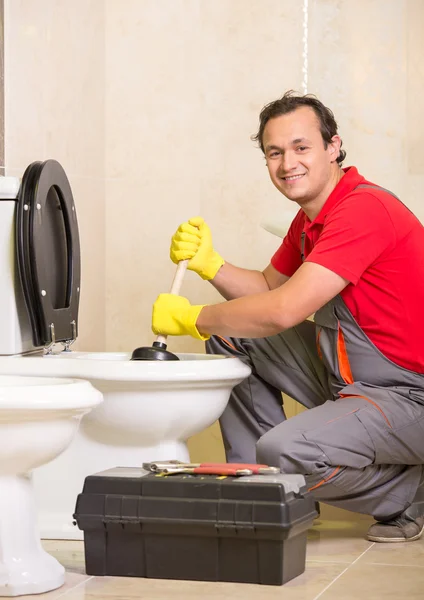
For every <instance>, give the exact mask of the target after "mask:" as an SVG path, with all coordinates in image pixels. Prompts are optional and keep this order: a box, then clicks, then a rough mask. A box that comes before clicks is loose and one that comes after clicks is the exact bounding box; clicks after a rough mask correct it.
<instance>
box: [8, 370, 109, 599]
mask: <svg viewBox="0 0 424 600" xmlns="http://www.w3.org/2000/svg"><path fill="white" fill-rule="evenodd" d="M101 401H102V395H101V394H100V392H98V391H97V390H96V389H94V388H93V386H92V385H91V384H90V383H89V382H87V381H78V380H72V379H54V378H45V377H20V376H0V596H18V595H23V594H39V593H42V592H46V591H49V590H53V589H55V588H58V587H60V586H61V585H62V584H63V582H64V568H63V567H62V566H61V565H60V564H59V563H58V562H57V560H56V559H55V558H53V557H52V556H50V555H49V554H47V553H46V552H45V551H44V550H43V549H42V547H41V544H40V538H39V535H38V528H37V514H36V513H37V510H36V503H35V499H34V491H33V483H32V471H33V469H37V468H38V467H41V465H44V464H46V463H48V462H50V461H52V460H53V459H54V458H56V457H57V456H58V455H59V454H61V453H62V452H63V451H64V450H65V449H66V448H67V447H68V446H69V444H70V443H71V441H72V439H73V437H74V436H75V433H76V431H77V429H78V425H79V423H80V420H81V417H82V416H83V415H84V414H86V413H87V412H89V411H90V410H91V409H92V408H93V407H94V406H97V405H99V404H100V403H101ZM50 485H51V486H52V487H54V486H56V485H59V486H60V485H61V480H60V479H58V480H56V481H53V480H52V481H51V482H50ZM46 493H48V491H47V490H46Z"/></svg>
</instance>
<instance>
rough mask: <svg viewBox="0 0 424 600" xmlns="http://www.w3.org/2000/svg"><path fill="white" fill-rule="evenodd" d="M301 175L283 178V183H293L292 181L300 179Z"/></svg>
mask: <svg viewBox="0 0 424 600" xmlns="http://www.w3.org/2000/svg"><path fill="white" fill-rule="evenodd" d="M301 177H303V175H292V176H291V177H283V179H284V180H285V181H293V179H300V178H301Z"/></svg>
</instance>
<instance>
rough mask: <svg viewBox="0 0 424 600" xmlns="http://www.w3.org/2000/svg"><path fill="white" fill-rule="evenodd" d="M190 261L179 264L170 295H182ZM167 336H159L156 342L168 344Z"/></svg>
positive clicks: (182, 261)
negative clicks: (182, 287)
mask: <svg viewBox="0 0 424 600" xmlns="http://www.w3.org/2000/svg"><path fill="white" fill-rule="evenodd" d="M187 265H188V260H181V261H180V262H179V263H178V266H177V270H176V271H175V275H174V280H173V282H172V285H171V289H170V290H169V293H170V294H175V295H176V296H178V294H179V293H180V289H181V286H182V283H183V279H184V275H185V272H186V271H187ZM166 338H167V336H166V335H158V336H157V338H156V341H157V342H159V343H161V344H166Z"/></svg>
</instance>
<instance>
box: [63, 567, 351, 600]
mask: <svg viewBox="0 0 424 600" xmlns="http://www.w3.org/2000/svg"><path fill="white" fill-rule="evenodd" d="M344 568H345V566H344V565H342V564H331V563H326V564H323V563H316V562H311V563H308V564H307V567H306V571H305V573H303V574H302V575H300V576H299V577H296V579H293V580H292V581H290V582H288V583H286V584H285V585H284V586H262V585H251V584H242V583H220V582H218V583H216V582H214V583H210V582H201V581H170V580H165V579H162V580H159V579H141V578H128V577H127V578H124V577H123V578H117V577H105V578H98V577H95V578H93V579H91V580H89V581H87V582H86V583H85V584H83V585H81V586H79V587H78V588H77V589H75V590H73V591H71V592H69V593H68V594H66V597H65V598H66V600H100V598H101V599H102V600H117V599H118V598H119V600H133V599H134V598H142V599H143V600H170V599H171V598H172V600H198V599H199V598H202V600H226V599H227V598H228V599H230V598H231V600H249V599H252V598H255V599H256V598H257V599H259V598H260V599H261V600H262V599H264V600H277V599H278V600H281V598H284V600H313V599H314V598H315V597H316V596H317V594H319V593H320V592H321V591H322V590H324V589H325V588H326V587H327V586H328V585H329V584H330V583H331V582H332V581H333V580H334V579H335V578H336V577H337V576H338V575H340V573H341V572H342V571H343V570H344ZM64 600H65V599H64Z"/></svg>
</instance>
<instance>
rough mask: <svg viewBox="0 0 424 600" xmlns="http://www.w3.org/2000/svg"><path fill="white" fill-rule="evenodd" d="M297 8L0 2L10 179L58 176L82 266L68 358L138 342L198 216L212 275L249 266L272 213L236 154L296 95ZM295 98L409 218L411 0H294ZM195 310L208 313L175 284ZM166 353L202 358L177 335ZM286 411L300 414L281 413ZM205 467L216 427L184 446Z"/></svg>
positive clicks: (413, 171)
mask: <svg viewBox="0 0 424 600" xmlns="http://www.w3.org/2000/svg"><path fill="white" fill-rule="evenodd" d="M303 5H304V3H303V2H301V1H300V0H298V1H295V0H265V1H264V0H214V1H209V0H120V1H118V0H73V2H69V1H68V0H39V1H38V2H34V1H33V0H5V25H6V26H5V36H6V38H5V64H6V72H5V118H6V131H5V133H6V136H5V145H6V165H7V167H8V172H9V173H12V174H15V173H17V174H21V172H22V169H23V168H24V167H25V166H26V165H27V164H28V163H29V162H31V161H33V160H40V159H44V158H48V157H54V158H56V159H57V160H59V161H60V162H62V164H63V166H64V167H65V169H66V171H67V173H68V175H69V177H70V180H71V184H72V186H73V189H74V193H75V199H76V203H77V208H78V214H79V221H80V228H81V238H82V252H83V288H82V291H83V294H82V305H81V323H80V339H79V342H78V344H79V347H80V348H81V349H86V350H91V349H107V350H124V349H125V350H131V349H133V348H134V347H136V346H138V345H144V344H150V343H151V341H152V334H151V331H150V312H151V305H152V302H153V301H154V299H155V297H156V296H157V294H158V293H160V292H161V291H166V290H167V289H168V288H169V286H170V283H171V279H172V276H173V272H174V266H173V265H172V264H171V263H170V261H169V258H168V248H169V241H170V237H171V235H172V233H173V231H174V230H175V229H176V227H177V226H178V224H179V223H180V222H181V221H182V220H185V219H187V218H188V217H190V216H193V215H196V214H201V215H202V216H204V217H205V218H206V219H207V221H208V223H209V224H210V226H211V228H212V231H213V235H214V240H215V243H216V247H217V249H218V250H219V251H220V252H221V253H222V254H223V255H224V256H225V257H226V259H227V260H229V261H231V262H234V263H236V264H239V265H241V266H247V267H251V268H262V267H264V266H265V265H266V264H267V263H268V261H269V258H270V256H271V254H272V253H273V251H274V249H275V248H276V247H277V245H278V243H279V241H278V238H276V237H274V236H272V235H271V234H269V233H267V232H265V231H264V230H263V229H261V227H260V226H259V223H260V222H261V221H262V220H263V219H266V220H268V221H269V220H272V219H275V220H276V221H278V222H279V223H280V224H282V227H283V228H284V226H286V225H287V219H288V216H287V215H288V214H290V209H289V208H288V206H289V205H288V203H287V201H285V200H284V198H283V197H282V196H281V195H279V194H278V192H277V191H276V190H275V189H274V188H273V187H272V186H271V184H270V182H269V181H268V179H267V174H266V170H265V165H264V161H263V159H262V157H261V154H260V152H259V150H258V149H256V148H255V147H254V145H253V143H252V142H251V141H250V139H249V136H250V134H252V133H254V132H255V129H256V127H257V122H258V113H259V111H260V109H261V107H262V106H263V105H264V104H265V103H266V102H268V101H270V100H273V99H275V98H276V97H277V96H278V95H280V94H282V93H283V92H284V91H285V90H286V89H288V88H294V89H297V90H299V91H301V90H302V81H303V73H302V66H304V63H305V57H304V56H303V52H304V41H303V36H304V13H303ZM308 6H309V9H308V22H307V25H308V57H307V58H308V64H307V66H308V73H307V74H308V90H309V91H310V92H313V93H316V94H317V95H318V96H319V97H320V98H321V99H322V100H323V101H324V102H325V103H327V104H328V105H329V106H330V107H331V108H332V109H333V110H334V112H335V115H336V118H337V120H338V122H339V126H340V131H341V134H342V137H343V140H344V144H345V147H346V149H347V151H348V159H347V161H346V164H356V165H357V166H358V168H359V169H360V171H362V172H363V174H364V175H365V176H367V177H368V178H370V179H371V180H374V181H375V182H376V183H379V184H380V185H382V186H384V187H388V188H390V189H392V190H393V191H394V192H395V193H397V194H398V195H399V196H400V197H401V199H402V200H403V201H404V202H405V203H406V204H407V205H408V206H410V208H412V209H413V210H414V211H415V212H416V213H417V214H418V216H419V217H420V218H421V219H424V208H423V207H424V202H423V198H424V145H423V140H424V119H423V118H422V109H421V102H420V99H421V98H422V96H423V92H424V70H423V60H422V57H423V56H424V45H423V44H424V42H423V39H424V36H423V35H422V32H423V31H424V2H422V0H355V2H351V1H349V0H309V3H308ZM183 293H184V294H186V295H187V296H188V297H189V298H190V300H191V301H192V302H194V303H207V302H213V301H216V300H218V296H217V293H216V292H215V291H214V290H213V289H212V287H211V286H210V285H209V284H207V283H205V282H203V281H201V280H200V279H198V278H197V277H196V276H195V275H193V274H192V273H188V274H187V276H186V280H185V282H184V287H183ZM169 344H170V349H171V350H174V351H181V350H185V351H192V350H196V351H197V350H201V349H202V348H201V345H200V343H198V342H196V341H194V340H191V339H189V338H181V339H173V340H170V342H169ZM286 405H287V407H288V413H289V414H295V413H296V412H298V410H299V409H298V407H297V405H295V404H294V403H293V402H292V401H291V400H287V403H286ZM190 445H191V450H192V455H193V457H194V458H202V459H207V458H221V457H222V456H223V454H222V452H223V451H222V444H221V441H220V435H219V430H218V428H217V426H216V425H215V426H214V427H213V428H210V429H209V430H207V431H206V432H204V433H203V434H201V435H199V436H196V437H195V438H194V439H193V440H191V442H190Z"/></svg>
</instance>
